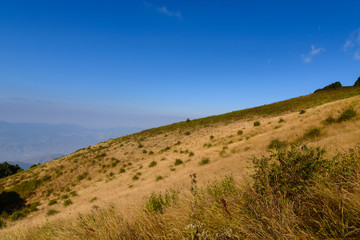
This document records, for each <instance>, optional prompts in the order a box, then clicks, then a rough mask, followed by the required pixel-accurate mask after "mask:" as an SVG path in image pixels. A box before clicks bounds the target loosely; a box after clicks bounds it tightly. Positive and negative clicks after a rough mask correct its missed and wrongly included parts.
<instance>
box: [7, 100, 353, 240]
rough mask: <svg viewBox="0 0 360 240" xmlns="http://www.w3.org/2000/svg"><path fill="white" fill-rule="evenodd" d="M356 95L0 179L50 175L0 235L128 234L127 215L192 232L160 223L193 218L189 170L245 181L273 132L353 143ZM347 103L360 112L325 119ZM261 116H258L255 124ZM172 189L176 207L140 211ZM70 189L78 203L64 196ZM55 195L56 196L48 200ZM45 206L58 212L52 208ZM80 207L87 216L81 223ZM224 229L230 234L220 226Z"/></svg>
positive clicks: (172, 134) (140, 137) (318, 143)
mask: <svg viewBox="0 0 360 240" xmlns="http://www.w3.org/2000/svg"><path fill="white" fill-rule="evenodd" d="M359 103H360V96H355V97H350V98H346V99H340V100H337V101H333V102H328V103H325V104H321V105H318V106H313V107H310V108H307V109H305V108H304V110H305V113H303V114H300V111H293V112H291V111H286V112H283V113H280V114H275V115H274V114H273V115H260V116H259V115H253V116H248V117H245V118H243V119H238V120H234V121H228V122H222V121H218V122H214V123H211V124H207V125H206V126H203V127H196V128H188V129H178V130H171V131H163V132H159V133H157V134H150V135H148V134H146V132H145V133H144V134H141V133H140V134H135V135H130V136H125V137H122V138H118V139H112V140H109V141H107V142H103V143H99V144H97V145H95V146H91V147H89V148H86V149H82V150H79V151H77V152H75V153H73V154H70V155H68V156H65V157H62V158H60V159H56V160H53V161H51V162H47V163H44V164H42V165H40V166H38V167H36V168H34V169H30V170H26V171H24V172H21V173H18V174H16V175H14V176H11V177H8V178H5V179H1V185H2V186H3V190H11V189H12V188H13V187H14V186H16V185H19V184H21V183H22V182H24V181H32V180H34V179H45V180H43V181H42V182H41V184H39V185H38V186H37V187H36V189H34V191H33V193H32V194H30V195H29V197H28V198H27V203H34V202H39V205H38V206H37V210H36V211H33V212H31V213H29V214H28V215H27V216H26V217H24V218H23V219H20V220H16V221H11V220H9V219H7V220H5V222H6V225H7V227H5V228H3V229H0V238H1V239H37V240H40V239H127V238H128V237H129V236H130V235H121V233H122V232H127V231H128V230H126V229H128V228H127V226H126V224H130V225H131V224H136V223H137V222H138V223H141V224H145V225H146V226H140V225H137V227H136V229H137V231H144V235H143V236H145V237H143V239H152V238H158V239H178V238H179V236H182V237H181V238H186V237H185V235H181V234H178V232H179V231H182V230H179V229H177V228H176V226H171V225H166V224H165V225H164V226H158V224H160V225H161V224H162V223H164V222H169V224H178V226H187V225H188V224H187V221H188V219H189V216H190V215H191V211H190V210H189V206H190V205H191V204H192V203H191V201H192V200H191V199H192V193H191V191H190V189H191V178H190V175H191V174H193V173H196V176H197V177H196V179H197V187H198V188H205V187H206V186H208V185H209V184H211V183H212V182H214V181H216V180H218V181H220V180H221V179H224V178H225V177H226V176H232V178H233V179H234V182H235V183H236V186H237V188H238V189H240V190H239V191H241V189H242V186H245V185H248V184H250V183H249V182H251V180H250V178H249V174H251V173H252V172H253V168H252V162H251V158H252V156H257V157H261V156H268V155H269V144H270V143H271V141H272V140H278V141H281V142H284V143H286V144H287V145H286V147H285V148H287V149H289V148H290V145H291V144H297V145H304V144H306V145H307V146H309V147H325V148H326V154H325V157H326V158H332V157H334V156H336V155H337V154H338V153H340V152H341V153H346V152H349V151H350V150H351V149H354V148H355V147H356V145H357V144H359V143H360V104H359ZM348 108H352V109H353V110H355V111H356V112H357V113H358V114H357V115H356V116H355V117H354V118H352V119H351V120H348V121H343V122H336V123H332V124H326V123H325V120H326V119H327V118H328V117H329V116H333V118H334V119H336V118H339V116H340V115H341V114H342V113H343V111H344V110H345V109H348ZM256 121H258V122H259V123H260V125H259V126H254V122H256ZM311 129H317V130H318V133H317V134H316V135H315V136H311V137H304V135H306V133H308V132H309V130H311ZM44 177H45V178H44ZM170 189H173V190H175V191H177V192H179V195H180V197H179V200H178V201H177V203H176V205H177V207H176V208H175V207H173V208H171V209H170V210H169V211H168V212H167V213H166V214H158V216H157V219H156V221H155V220H154V219H153V218H152V217H151V216H149V213H147V212H146V211H144V204H145V202H146V201H147V199H148V198H149V196H150V195H151V194H152V193H153V192H155V193H160V192H161V193H163V194H164V193H165V192H166V190H170ZM68 199H70V200H71V202H72V204H69V205H68V206H64V202H65V201H66V200H68ZM51 200H53V202H55V201H56V203H55V204H53V205H51V206H49V202H50V201H51ZM232 201H240V200H238V199H237V198H235V197H234V198H231V199H230V200H228V202H232ZM54 210H55V211H56V212H55V211H54ZM49 211H54V212H55V213H54V214H53V215H52V214H49ZM233 211H234V212H236V211H237V210H233ZM239 211H240V210H239ZM88 214H90V215H88ZM214 214H216V212H215V213H214ZM225 215H226V214H225ZM79 216H83V218H84V219H83V221H84V222H83V226H84V227H83V228H81V227H80V226H82V225H81V221H82V220H79ZM88 216H93V218H94V219H97V220H96V221H98V223H96V221H95V220H94V221H95V222H91V218H89V217H88ZM80 219H81V218H80ZM99 219H102V220H101V221H100V220H99ZM159 219H160V220H159ZM239 221H240V220H239ZM274 224H275V223H274ZM165 226H166V227H165ZM190 228H191V227H190ZM124 229H125V230H124ZM149 229H165V230H166V231H168V232H167V234H165V233H164V232H161V231H160V230H159V231H157V230H153V231H152V230H149ZM171 229H172V230H171ZM165 230H164V231H165ZM172 231H174V232H172ZM183 231H184V232H186V230H183ZM189 231H190V230H189ZM209 234H210V233H209ZM296 234H298V235H296ZM296 234H295V233H292V232H291V231H290V230H289V235H288V237H284V238H289V239H291V238H292V237H294V236H297V237H298V238H299V239H305V238H306V236H307V235H306V234H305V233H296ZM165 235H166V236H165ZM190 235H191V234H190ZM190 235H189V236H190ZM134 236H135V235H134ZM146 236H147V237H146ZM191 236H192V235H191ZM199 236H200V235H199ZM209 236H210V235H209ZM251 236H252V235H251V234H250V233H249V235H248V236H247V237H245V238H253V239H261V236H265V235H259V236H256V235H254V236H253V237H251ZM199 238H203V239H206V238H207V237H206V236H205V235H204V236H200V237H199ZM218 238H219V239H225V237H221V236H220V235H219V237H218ZM233 238H234V239H236V238H237V237H236V236H235V235H234V236H233ZM134 239H136V238H134ZM208 239H211V237H208Z"/></svg>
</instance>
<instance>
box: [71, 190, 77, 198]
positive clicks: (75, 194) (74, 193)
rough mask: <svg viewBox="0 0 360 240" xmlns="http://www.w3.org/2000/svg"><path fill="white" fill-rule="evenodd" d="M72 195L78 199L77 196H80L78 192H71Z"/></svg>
mask: <svg viewBox="0 0 360 240" xmlns="http://www.w3.org/2000/svg"><path fill="white" fill-rule="evenodd" d="M70 195H71V196H72V197H76V196H78V194H77V192H76V191H71V192H70Z"/></svg>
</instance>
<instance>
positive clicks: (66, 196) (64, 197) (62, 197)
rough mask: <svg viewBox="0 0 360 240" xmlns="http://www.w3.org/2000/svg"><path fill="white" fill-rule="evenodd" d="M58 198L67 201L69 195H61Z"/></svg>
mask: <svg viewBox="0 0 360 240" xmlns="http://www.w3.org/2000/svg"><path fill="white" fill-rule="evenodd" d="M60 198H61V199H68V198H69V195H67V194H64V195H62V196H61V197H60Z"/></svg>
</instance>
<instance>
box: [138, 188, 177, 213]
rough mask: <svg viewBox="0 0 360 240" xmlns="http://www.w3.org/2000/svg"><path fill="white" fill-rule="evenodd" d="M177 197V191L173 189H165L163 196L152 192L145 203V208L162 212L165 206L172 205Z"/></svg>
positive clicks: (149, 210)
mask: <svg viewBox="0 0 360 240" xmlns="http://www.w3.org/2000/svg"><path fill="white" fill-rule="evenodd" d="M177 198H178V194H177V192H175V191H174V190H170V191H166V192H165V194H164V196H163V195H162V194H161V192H160V193H159V194H156V193H155V192H153V193H152V194H151V195H150V197H149V199H148V200H147V202H146V204H145V209H146V211H148V212H158V213H164V210H165V208H167V207H169V206H170V205H172V204H173V203H174V202H175V201H176V200H177Z"/></svg>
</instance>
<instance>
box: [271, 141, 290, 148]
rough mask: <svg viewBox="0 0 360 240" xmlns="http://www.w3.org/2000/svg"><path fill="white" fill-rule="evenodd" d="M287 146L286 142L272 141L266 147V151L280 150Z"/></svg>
mask: <svg viewBox="0 0 360 240" xmlns="http://www.w3.org/2000/svg"><path fill="white" fill-rule="evenodd" d="M287 145H288V143H287V141H280V140H279V139H273V140H271V142H270V143H269V145H268V149H280V148H284V147H286V146H287Z"/></svg>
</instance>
